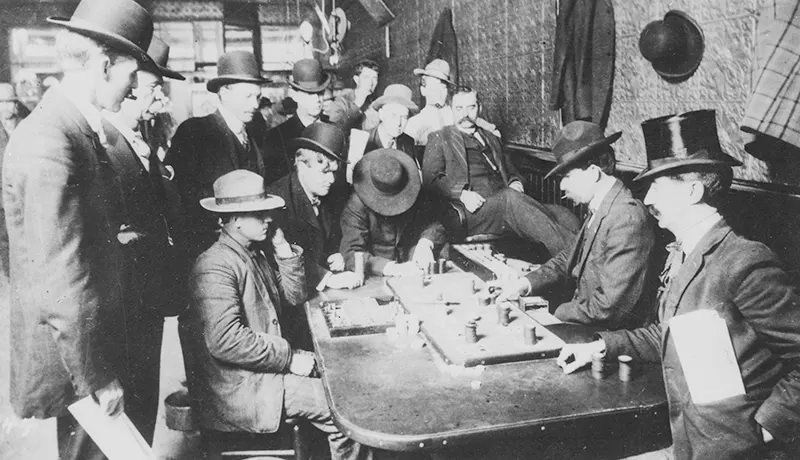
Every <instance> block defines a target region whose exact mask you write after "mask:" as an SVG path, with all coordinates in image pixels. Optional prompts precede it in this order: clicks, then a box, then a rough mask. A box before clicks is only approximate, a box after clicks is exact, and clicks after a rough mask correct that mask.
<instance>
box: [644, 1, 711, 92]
mask: <svg viewBox="0 0 800 460" xmlns="http://www.w3.org/2000/svg"><path fill="white" fill-rule="evenodd" d="M704 48H705V44H704V38H703V30H702V29H701V28H700V25H699V24H698V23H697V21H695V20H694V19H692V18H691V17H690V16H689V15H688V14H686V13H684V12H683V11H678V10H671V11H668V12H667V14H665V15H664V19H663V20H659V21H653V22H651V23H650V24H647V26H645V28H644V29H643V30H642V33H641V35H640V36H639V51H640V52H641V53H642V56H644V58H645V59H647V60H648V61H650V64H651V65H652V66H653V69H654V70H655V71H656V73H658V74H659V75H660V76H661V77H663V78H665V79H667V80H675V81H679V80H684V79H686V78H689V77H690V76H691V75H692V74H693V73H694V72H695V70H697V67H699V66H700V61H702V60H703V50H704Z"/></svg>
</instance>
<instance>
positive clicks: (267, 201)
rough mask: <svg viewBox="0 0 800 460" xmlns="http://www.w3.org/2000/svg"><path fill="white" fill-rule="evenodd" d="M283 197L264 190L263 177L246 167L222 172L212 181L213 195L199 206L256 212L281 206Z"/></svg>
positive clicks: (282, 205) (212, 209)
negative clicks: (225, 172)
mask: <svg viewBox="0 0 800 460" xmlns="http://www.w3.org/2000/svg"><path fill="white" fill-rule="evenodd" d="M285 205H286V202H285V201H283V198H281V197H279V196H275V195H270V194H268V193H267V192H265V191H264V178H263V177H261V176H260V175H258V174H256V173H254V172H252V171H248V170H246V169H237V170H234V171H231V172H229V173H227V174H223V175H222V176H220V177H219V178H218V179H217V180H215V181H214V196H213V197H212V198H203V199H202V200H200V206H202V207H203V208H205V209H207V210H209V211H212V212H217V213H231V212H256V211H268V210H270V209H278V208H282V207H284V206H285Z"/></svg>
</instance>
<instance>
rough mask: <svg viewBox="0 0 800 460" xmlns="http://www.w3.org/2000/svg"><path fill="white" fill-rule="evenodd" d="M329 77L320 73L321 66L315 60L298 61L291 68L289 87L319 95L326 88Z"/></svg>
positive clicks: (324, 73)
mask: <svg viewBox="0 0 800 460" xmlns="http://www.w3.org/2000/svg"><path fill="white" fill-rule="evenodd" d="M330 81H331V76H330V75H328V74H327V73H326V72H323V71H322V64H320V63H319V61H317V60H316V59H300V60H299V61H297V62H295V63H294V66H292V76H291V77H289V85H290V86H291V87H292V88H294V89H296V90H300V91H303V92H306V93H321V92H322V91H325V88H327V87H328V83H330Z"/></svg>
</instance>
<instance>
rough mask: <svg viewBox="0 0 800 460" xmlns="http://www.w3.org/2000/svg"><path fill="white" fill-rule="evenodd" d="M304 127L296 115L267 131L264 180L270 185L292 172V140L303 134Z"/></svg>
mask: <svg viewBox="0 0 800 460" xmlns="http://www.w3.org/2000/svg"><path fill="white" fill-rule="evenodd" d="M305 128H306V127H305V126H304V125H303V122H301V121H300V118H299V117H298V116H297V115H294V116H292V117H291V118H289V119H288V120H286V121H284V122H283V123H281V124H279V125H278V126H276V127H274V128H272V129H270V130H269V131H267V136H266V138H265V140H264V167H265V169H266V174H265V176H264V180H265V181H266V183H267V184H271V183H273V182H275V181H276V180H278V179H280V178H281V177H283V176H285V175H287V174H289V173H290V172H292V169H293V165H294V152H295V149H294V147H293V146H292V140H294V139H297V138H298V137H300V135H301V134H303V130H304V129H305Z"/></svg>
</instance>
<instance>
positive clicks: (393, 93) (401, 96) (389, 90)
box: [372, 83, 419, 112]
mask: <svg viewBox="0 0 800 460" xmlns="http://www.w3.org/2000/svg"><path fill="white" fill-rule="evenodd" d="M412 95H413V93H412V92H411V88H409V87H408V86H406V85H401V84H399V83H395V84H392V85H389V86H387V87H386V89H384V90H383V95H382V96H381V97H379V98H377V99H375V101H373V102H372V109H373V110H380V109H381V107H383V106H384V105H386V104H400V105H402V106H403V107H405V108H407V109H408V111H409V112H416V111H418V110H419V106H418V105H417V104H415V103H414V101H412V100H411V97H412Z"/></svg>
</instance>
